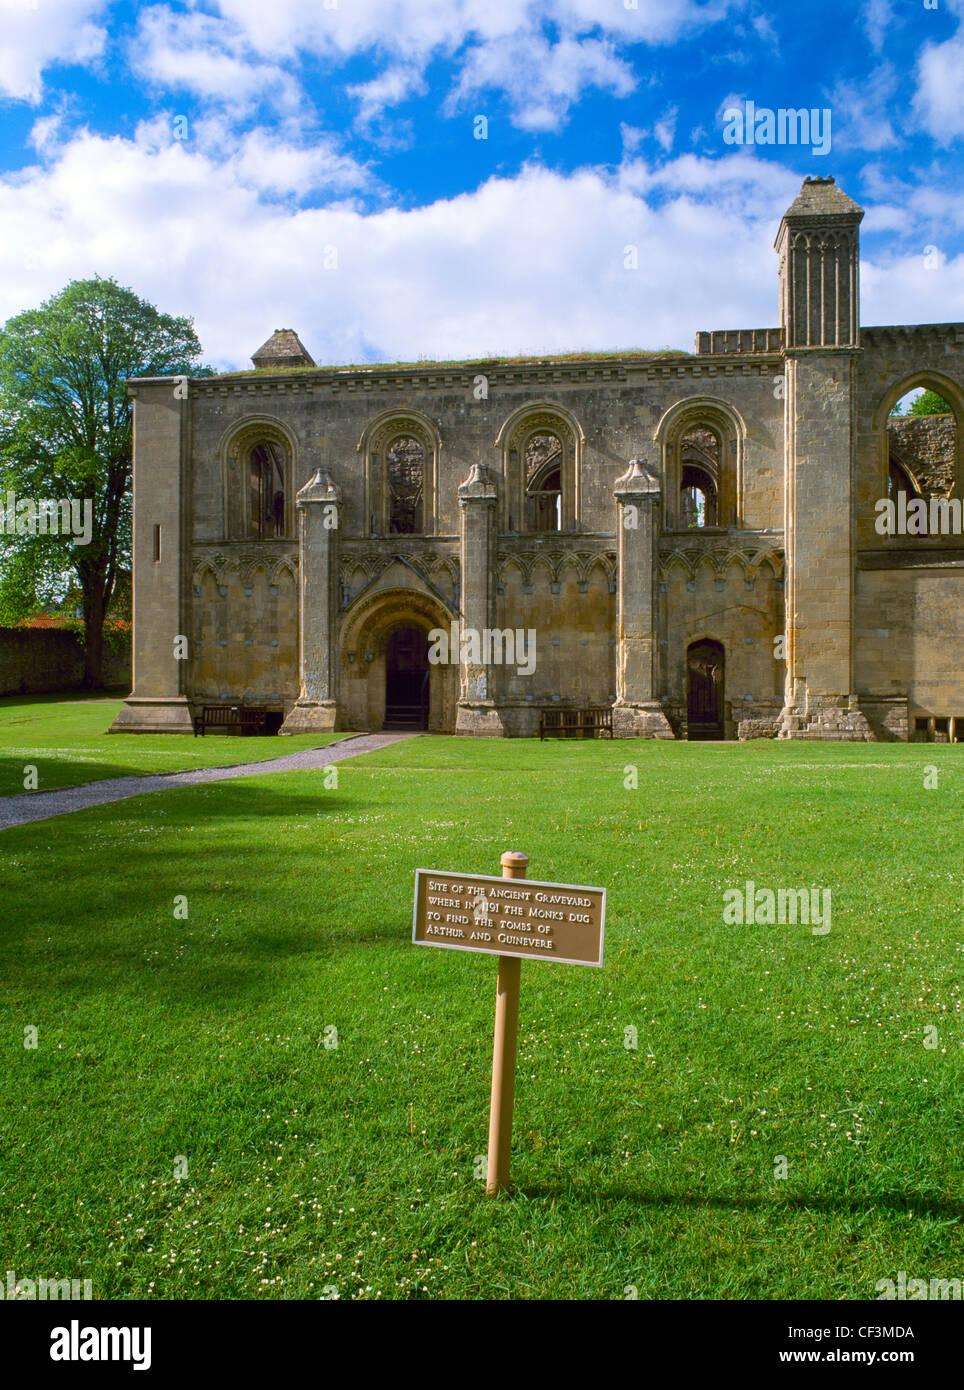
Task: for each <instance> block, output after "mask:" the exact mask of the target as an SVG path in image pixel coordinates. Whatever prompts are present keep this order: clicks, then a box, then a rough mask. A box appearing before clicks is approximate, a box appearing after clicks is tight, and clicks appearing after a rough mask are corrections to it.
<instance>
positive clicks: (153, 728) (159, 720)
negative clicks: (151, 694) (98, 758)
mask: <svg viewBox="0 0 964 1390" xmlns="http://www.w3.org/2000/svg"><path fill="white" fill-rule="evenodd" d="M107 732H108V733H109V734H193V733H194V723H193V721H192V719H191V711H190V708H189V706H188V703H187V700H186V699H185V697H184V696H183V695H178V696H172V697H171V698H170V699H166V700H151V699H144V698H141V697H138V696H136V695H131V696H130V697H129V698H128V699H127V700H125V701H124V704H123V706H122V708H121V711H120V713H119V714H118V716H117V718H116V719H115V720H114V722H113V724H112V725H111V726H110V728H109V729H108V730H107Z"/></svg>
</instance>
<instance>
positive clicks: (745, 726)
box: [736, 717, 780, 743]
mask: <svg viewBox="0 0 964 1390" xmlns="http://www.w3.org/2000/svg"><path fill="white" fill-rule="evenodd" d="M779 732H780V719H779V717H776V718H773V719H741V720H740V722H739V724H738V725H737V726H736V736H737V738H738V739H739V740H740V742H741V743H747V742H748V741H749V740H750V739H754V738H776V736H777V734H778V733H779Z"/></svg>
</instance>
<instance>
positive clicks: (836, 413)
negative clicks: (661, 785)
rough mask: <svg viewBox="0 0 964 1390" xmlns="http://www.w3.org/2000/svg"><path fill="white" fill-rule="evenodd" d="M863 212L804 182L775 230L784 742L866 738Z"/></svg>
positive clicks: (826, 181)
mask: <svg viewBox="0 0 964 1390" xmlns="http://www.w3.org/2000/svg"><path fill="white" fill-rule="evenodd" d="M863 215H864V214H863V210H862V209H861V208H859V207H858V206H857V204H856V203H855V202H853V200H852V199H850V198H848V197H847V195H846V193H844V192H843V191H842V190H841V189H839V188H838V187H837V185H836V184H835V183H834V181H833V178H808V179H806V180H805V181H804V184H803V187H802V188H801V190H800V193H799V194H798V196H797V198H796V199H795V200H794V202H793V203H792V204H791V206H790V207H789V208H788V209H787V212H786V213H785V214H784V217H783V220H782V222H781V223H780V230H779V232H778V233H777V239H776V249H777V252H778V254H779V257H780V327H781V330H782V335H783V352H784V373H785V412H786V413H785V430H786V450H785V459H786V463H785V499H786V500H785V532H786V556H787V588H786V653H787V683H786V696H785V706H784V710H783V715H782V718H781V736H782V737H785V738H818V739H842V740H862V739H865V738H867V737H868V736H869V728H868V725H867V721H866V719H865V718H864V716H863V714H862V713H861V712H860V709H859V708H858V705H857V697H856V694H855V690H854V656H853V607H854V604H853V587H854V518H853V496H854V435H855V431H854V397H855V373H856V365H857V359H858V355H859V353H860V326H859V325H860V315H859V238H858V230H857V229H858V227H859V225H860V220H861V218H862V217H863Z"/></svg>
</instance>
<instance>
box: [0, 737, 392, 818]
mask: <svg viewBox="0 0 964 1390" xmlns="http://www.w3.org/2000/svg"><path fill="white" fill-rule="evenodd" d="M403 738H418V734H358V735H356V736H355V737H354V738H345V739H341V740H340V742H338V743H330V744H329V745H328V747H327V748H305V749H303V750H302V751H301V752H300V753H290V754H289V755H288V756H287V757H284V758H269V759H268V760H267V761H266V762H259V763H237V764H236V765H235V766H234V767H199V768H197V769H195V770H194V771H192V772H163V773H156V774H155V773H152V774H151V775H150V776H145V777H108V778H105V779H104V780H103V781H101V782H85V783H83V784H82V785H81V786H79V787H64V788H62V789H61V790H60V791H50V792H26V793H24V794H23V795H22V796H5V797H2V798H0V830H6V829H7V827H8V826H11V825H26V824H27V823H28V822H29V821H34V820H49V819H50V817H51V816H63V815H66V814H67V812H68V811H82V810H84V808H85V807H87V806H103V805H104V803H105V802H107V801H124V800H125V799H126V798H127V797H129V796H143V795H144V794H145V793H146V792H158V791H164V790H165V788H167V787H193V786H196V785H197V783H199V782H224V781H227V779H228V778H229V777H251V776H254V775H260V774H261V773H263V772H300V771H302V770H303V769H305V768H312V767H325V766H326V765H327V764H328V763H340V762H341V761H342V760H343V759H345V758H355V757H357V756H358V755H359V753H372V752H374V751H375V749H377V748H385V747H387V745H388V744H390V743H398V741H399V739H403Z"/></svg>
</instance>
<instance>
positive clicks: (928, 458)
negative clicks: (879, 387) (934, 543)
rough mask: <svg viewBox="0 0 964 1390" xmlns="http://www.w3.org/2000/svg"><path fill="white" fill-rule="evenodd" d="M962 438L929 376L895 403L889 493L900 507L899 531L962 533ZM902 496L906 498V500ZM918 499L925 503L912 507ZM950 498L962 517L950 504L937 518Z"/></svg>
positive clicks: (888, 444)
mask: <svg viewBox="0 0 964 1390" xmlns="http://www.w3.org/2000/svg"><path fill="white" fill-rule="evenodd" d="M957 436H958V426H957V418H956V416H955V414H954V411H953V410H952V409H951V407H950V405H948V403H947V400H946V399H945V398H944V397H943V396H942V395H940V394H939V393H938V392H937V391H936V390H934V389H933V387H932V386H931V385H929V384H928V382H927V380H926V379H924V380H923V381H921V382H920V383H919V384H918V385H917V386H915V387H913V388H912V389H911V390H910V391H905V392H904V394H903V395H902V396H901V397H900V399H899V400H897V401H896V402H895V403H894V405H893V407H892V409H891V412H890V415H889V416H888V418H887V424H886V437H885V441H884V443H885V455H884V461H885V462H886V466H887V475H886V476H887V497H888V500H889V501H891V502H893V503H894V504H895V505H896V514H895V520H894V524H895V527H896V534H897V535H900V536H905V537H908V538H919V537H929V536H930V537H932V536H934V535H937V536H940V535H950V534H953V535H959V534H960V519H959V502H958V500H957V498H958V497H959V490H958V487H957V471H958V461H957V452H958V438H957ZM901 494H903V495H904V497H905V498H906V501H903V502H902V501H901ZM917 499H920V502H921V503H922V504H923V505H919V506H917V507H913V506H911V504H912V503H913V502H914V501H915V500H917ZM950 499H954V501H953V507H954V509H955V510H957V511H958V519H957V520H956V521H954V520H953V518H952V516H951V511H950V506H945V508H944V512H943V514H941V513H940V512H939V511H938V514H937V516H936V517H935V515H934V509H935V507H938V505H939V504H941V503H949V502H950ZM908 508H909V510H907V509H908ZM925 509H926V510H925Z"/></svg>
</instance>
